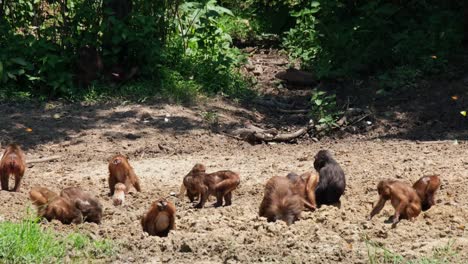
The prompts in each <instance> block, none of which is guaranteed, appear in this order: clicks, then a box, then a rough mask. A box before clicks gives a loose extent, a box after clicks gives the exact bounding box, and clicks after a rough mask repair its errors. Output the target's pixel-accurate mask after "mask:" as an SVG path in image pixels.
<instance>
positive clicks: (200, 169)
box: [177, 163, 206, 202]
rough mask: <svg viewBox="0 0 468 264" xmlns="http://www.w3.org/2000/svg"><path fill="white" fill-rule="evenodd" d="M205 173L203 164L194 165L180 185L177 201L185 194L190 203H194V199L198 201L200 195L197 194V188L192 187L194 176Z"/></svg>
mask: <svg viewBox="0 0 468 264" xmlns="http://www.w3.org/2000/svg"><path fill="white" fill-rule="evenodd" d="M205 173H206V168H205V166H204V165H203V164H199V163H197V164H195V166H193V168H192V169H191V170H190V172H189V173H188V174H187V175H185V177H184V180H183V182H182V185H181V186H180V191H179V195H177V197H178V198H179V199H182V198H183V195H184V193H185V192H187V197H188V198H189V200H190V202H193V201H195V198H196V199H199V198H200V197H199V196H200V193H199V192H197V191H196V190H197V188H196V186H195V185H194V179H193V177H194V176H198V175H202V174H205Z"/></svg>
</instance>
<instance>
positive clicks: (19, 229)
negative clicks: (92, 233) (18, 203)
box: [0, 219, 115, 263]
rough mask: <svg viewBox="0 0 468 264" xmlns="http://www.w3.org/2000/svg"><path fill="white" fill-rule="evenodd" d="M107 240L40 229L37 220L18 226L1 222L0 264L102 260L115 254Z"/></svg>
mask: <svg viewBox="0 0 468 264" xmlns="http://www.w3.org/2000/svg"><path fill="white" fill-rule="evenodd" d="M114 250H115V249H114V245H113V244H112V243H111V242H110V241H108V240H93V239H91V238H89V237H88V236H86V235H83V234H78V233H72V234H69V235H63V234H60V233H57V232H54V231H52V230H49V229H47V228H43V227H42V226H41V225H40V224H39V222H38V219H25V220H22V221H21V222H19V223H13V222H2V223H0V262H1V263H61V262H63V260H64V258H65V256H67V255H68V256H70V257H71V258H73V259H76V260H79V259H81V258H85V259H89V258H102V257H105V256H108V255H110V254H112V253H113V252H114Z"/></svg>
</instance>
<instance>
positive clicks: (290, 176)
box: [286, 172, 299, 183]
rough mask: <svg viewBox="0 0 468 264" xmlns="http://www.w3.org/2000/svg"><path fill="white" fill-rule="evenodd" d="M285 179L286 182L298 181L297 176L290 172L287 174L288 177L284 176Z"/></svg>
mask: <svg viewBox="0 0 468 264" xmlns="http://www.w3.org/2000/svg"><path fill="white" fill-rule="evenodd" d="M286 177H287V178H288V180H290V181H291V182H293V183H294V182H296V181H297V180H298V179H299V175H298V174H297V173H295V172H290V173H288V175H286Z"/></svg>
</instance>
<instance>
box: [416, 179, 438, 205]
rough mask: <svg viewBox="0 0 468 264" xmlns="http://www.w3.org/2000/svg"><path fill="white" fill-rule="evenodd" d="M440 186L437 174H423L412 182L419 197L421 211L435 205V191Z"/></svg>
mask: <svg viewBox="0 0 468 264" xmlns="http://www.w3.org/2000/svg"><path fill="white" fill-rule="evenodd" d="M439 187H440V178H439V175H430V176H423V177H421V178H420V179H419V180H418V181H416V182H415V183H414V184H413V188H414V189H415V190H416V193H417V194H418V196H419V199H421V208H422V210H423V211H427V210H429V209H430V208H431V207H432V206H433V205H435V193H436V191H437V190H438V189H439Z"/></svg>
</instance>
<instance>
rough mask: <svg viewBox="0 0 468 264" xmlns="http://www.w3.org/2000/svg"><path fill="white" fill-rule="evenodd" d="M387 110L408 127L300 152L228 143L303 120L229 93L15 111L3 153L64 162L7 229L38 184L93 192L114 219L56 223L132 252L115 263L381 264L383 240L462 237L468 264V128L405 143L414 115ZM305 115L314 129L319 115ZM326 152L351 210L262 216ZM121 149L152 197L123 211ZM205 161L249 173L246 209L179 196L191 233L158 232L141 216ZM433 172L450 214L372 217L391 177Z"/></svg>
mask: <svg viewBox="0 0 468 264" xmlns="http://www.w3.org/2000/svg"><path fill="white" fill-rule="evenodd" d="M385 111H392V113H393V114H394V115H395V117H394V119H391V120H390V121H389V118H386V119H377V120H376V121H375V123H376V124H377V125H375V127H372V129H371V130H369V131H366V132H363V133H359V134H349V133H348V134H345V135H340V136H332V137H328V138H322V139H321V140H320V141H318V142H315V141H314V140H309V139H301V140H299V143H293V144H259V145H250V144H248V143H246V142H243V141H238V140H236V139H234V138H232V137H229V136H226V135H225V133H224V132H223V131H224V128H229V127H232V126H235V125H237V124H240V123H241V122H242V121H243V120H253V121H255V122H257V123H262V122H263V123H262V124H264V126H269V125H271V124H274V125H278V126H279V127H282V126H283V124H284V123H282V121H281V120H286V121H287V120H288V118H289V116H287V115H284V116H283V118H280V116H281V115H279V114H278V113H273V112H271V111H269V110H267V109H262V108H261V107H247V106H243V105H240V104H238V103H235V102H232V101H228V100H226V99H223V98H214V99H201V100H200V101H199V102H198V103H197V104H196V105H195V106H191V107H184V106H176V105H168V104H163V103H160V102H155V103H153V104H147V105H138V104H124V103H120V104H119V103H108V104H105V103H99V104H91V105H87V104H62V103H60V102H53V103H49V104H18V103H17V104H12V103H10V104H3V105H0V139H1V144H2V146H3V147H4V146H5V144H6V143H8V142H10V141H16V142H19V143H20V144H22V145H23V146H24V149H25V151H26V153H27V157H28V158H40V157H49V156H52V155H59V156H60V159H59V160H58V161H56V162H46V163H38V164H33V165H30V166H29V167H28V169H27V171H26V174H25V177H24V181H23V185H22V188H21V191H20V192H19V193H11V192H6V191H1V192H0V221H1V220H11V221H17V220H20V219H22V218H23V217H25V215H26V214H27V209H28V208H29V207H32V205H31V202H30V201H29V199H28V191H29V190H30V188H31V187H33V186H45V187H48V188H51V189H53V190H55V191H59V190H61V189H63V188H65V187H69V186H80V187H82V188H84V189H86V190H89V191H90V192H92V193H93V194H95V195H96V196H97V197H98V198H99V199H100V200H101V201H102V203H103V204H104V207H105V209H104V219H103V222H102V224H101V225H96V224H89V223H85V224H81V225H71V226H67V225H62V224H60V223H58V222H55V221H53V222H52V223H46V224H44V226H48V227H50V228H53V229H55V230H59V231H63V232H72V231H76V232H82V233H86V234H89V235H90V236H91V237H93V238H102V239H111V240H113V241H114V242H115V244H116V245H117V246H118V253H117V254H115V255H112V256H108V257H107V258H105V259H102V260H101V261H102V262H110V261H112V262H116V263H128V262H136V263H160V262H162V263H260V262H263V263H339V262H342V263H367V261H368V247H367V245H368V244H367V241H369V240H370V241H373V242H376V243H377V244H379V245H381V246H384V247H386V248H388V249H389V250H391V251H394V252H396V253H398V254H401V255H402V256H404V257H407V258H410V259H415V258H420V257H423V256H431V255H432V253H433V250H434V248H439V247H443V246H446V245H447V244H448V243H449V242H450V243H451V242H453V243H454V245H453V248H454V250H457V251H458V255H457V256H455V257H453V259H451V260H450V263H464V262H466V260H468V236H467V231H466V230H467V229H466V221H467V219H468V192H467V191H466V189H465V188H466V186H467V184H468V182H467V179H468V175H467V172H468V158H467V155H466V153H467V150H468V142H466V141H465V140H462V139H464V138H463V137H462V136H460V135H462V134H463V133H464V132H463V131H461V132H460V131H458V130H457V131H452V130H447V131H448V132H447V133H445V134H440V132H437V133H433V134H431V135H432V137H435V138H436V139H443V140H445V141H441V142H426V141H423V142H420V141H416V140H413V139H408V138H404V136H402V135H406V134H405V133H406V132H407V130H405V129H402V128H401V127H398V125H399V124H400V125H401V124H405V125H406V126H407V125H408V122H410V121H408V120H410V119H406V121H405V120H404V119H398V118H401V115H402V114H399V112H398V111H397V110H392V109H391V108H388V109H386V110H385ZM207 112H210V113H211V112H215V113H216V117H217V123H215V122H212V120H211V119H209V118H207V115H206V113H207ZM404 113H406V115H404V116H411V115H410V114H408V113H407V112H404ZM210 120H211V121H210ZM271 120H278V122H277V123H272V122H270V121H271ZM294 120H296V122H297V124H300V123H301V122H305V121H306V120H307V118H306V117H301V118H298V119H294ZM411 120H412V119H411ZM286 121H285V122H286ZM213 127H215V129H213ZM28 128H30V129H31V130H28ZM413 128H414V127H413ZM458 132H459V133H458ZM427 133H431V131H428V132H427ZM422 139H425V137H422ZM456 139H457V140H456ZM455 140H456V141H455ZM320 149H330V150H331V151H332V152H333V153H334V155H335V157H336V159H337V160H338V162H339V163H340V164H341V166H342V167H343V169H344V171H345V173H346V177H347V184H348V185H347V188H346V192H345V194H344V196H343V197H342V200H341V201H342V205H341V208H337V207H332V206H323V207H322V208H320V209H318V210H317V211H315V212H308V211H306V212H304V213H303V217H302V220H300V221H298V222H297V223H295V224H294V225H292V226H289V227H288V226H286V224H284V223H283V222H276V223H267V222H266V219H263V218H260V217H258V208H259V205H260V202H261V199H262V197H263V186H264V183H265V182H266V181H267V179H269V178H270V177H272V176H274V175H280V176H281V175H286V174H287V173H288V172H291V171H295V172H304V171H307V170H313V156H314V154H315V153H316V152H317V151H319V150H320ZM115 153H124V154H127V155H128V156H129V157H130V162H131V164H132V165H133V167H134V169H135V172H136V173H137V175H138V176H139V177H140V179H141V181H142V188H143V192H141V193H137V192H135V191H132V192H131V194H130V195H129V196H128V197H127V200H126V204H125V205H124V206H122V207H115V206H113V205H112V202H111V199H110V197H109V196H108V192H109V189H108V186H107V175H108V172H107V159H108V158H110V157H111V156H112V155H113V154H115ZM197 162H198V163H203V164H205V165H206V166H207V168H208V170H209V171H216V170H222V169H231V170H234V171H237V172H239V173H240V175H241V184H240V186H239V188H238V189H237V190H236V191H235V192H234V197H233V205H232V206H229V207H222V208H213V207H212V206H211V204H212V202H214V201H212V202H210V203H209V205H208V206H207V208H204V209H193V205H192V204H190V203H189V201H188V199H187V198H185V199H183V200H178V199H177V198H175V197H170V198H169V199H170V200H171V201H173V202H174V203H175V204H176V207H177V220H176V224H177V229H176V230H174V231H172V232H171V233H170V234H169V236H168V237H166V238H159V237H150V236H148V235H146V234H144V233H143V232H142V229H141V226H140V217H141V215H142V214H143V213H144V212H146V211H147V210H148V208H149V206H150V204H151V203H152V202H153V201H154V200H156V199H157V198H159V197H163V196H167V195H169V193H170V192H178V190H179V187H180V184H181V183H182V178H183V177H184V175H185V174H186V173H187V172H188V171H189V170H190V169H191V167H192V166H193V165H194V164H195V163H197ZM427 174H440V175H441V178H442V186H441V189H440V191H439V192H438V194H437V197H436V200H437V205H436V206H434V207H433V208H431V209H430V210H429V211H427V212H424V213H422V214H421V215H420V216H419V217H418V218H417V220H416V221H415V222H410V221H406V220H402V221H401V222H400V224H399V225H398V226H397V227H396V228H395V229H392V228H391V224H388V223H386V220H387V218H389V216H390V215H391V214H392V213H393V208H392V207H391V205H390V204H387V205H386V207H385V208H384V210H383V211H382V213H381V214H379V215H377V216H376V217H375V218H374V219H372V221H367V220H366V217H367V215H368V214H369V212H370V210H371V208H372V203H375V202H376V201H377V198H378V194H377V191H376V185H377V182H378V181H379V180H380V179H383V178H398V179H400V180H403V181H406V182H408V183H410V182H414V181H415V180H417V179H418V178H419V177H421V176H423V175H427Z"/></svg>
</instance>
